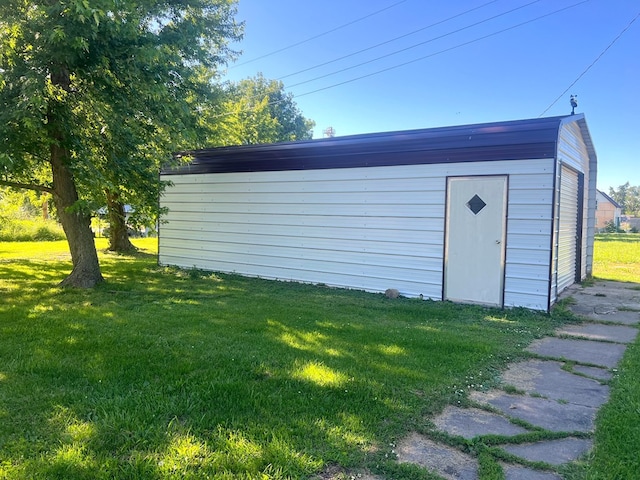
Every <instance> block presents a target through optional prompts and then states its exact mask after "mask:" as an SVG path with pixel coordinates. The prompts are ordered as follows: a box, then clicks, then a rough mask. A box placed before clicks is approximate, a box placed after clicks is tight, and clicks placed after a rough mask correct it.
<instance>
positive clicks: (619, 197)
mask: <svg viewBox="0 0 640 480" xmlns="http://www.w3.org/2000/svg"><path fill="white" fill-rule="evenodd" d="M609 196H610V197H611V198H613V199H614V200H615V201H616V202H617V203H619V204H620V206H621V207H622V210H623V212H624V213H625V214H626V215H634V216H640V186H632V185H631V184H630V183H629V182H627V183H625V184H624V185H620V186H619V187H618V188H616V189H614V188H613V187H609Z"/></svg>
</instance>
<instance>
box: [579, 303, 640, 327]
mask: <svg viewBox="0 0 640 480" xmlns="http://www.w3.org/2000/svg"><path fill="white" fill-rule="evenodd" d="M620 307H622V306H621V305H620ZM569 310H571V311H572V312H573V313H575V314H576V315H581V316H583V317H587V318H588V319H590V320H595V321H597V322H600V323H622V324H624V325H637V324H638V323H640V312H638V311H627V310H617V309H616V310H615V311H609V310H608V309H607V308H606V306H605V307H602V306H593V305H584V304H582V303H579V304H577V305H571V306H569ZM598 312H599V313H598ZM606 312H608V313H606Z"/></svg>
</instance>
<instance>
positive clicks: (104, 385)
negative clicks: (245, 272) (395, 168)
mask: <svg viewBox="0 0 640 480" xmlns="http://www.w3.org/2000/svg"><path fill="white" fill-rule="evenodd" d="M607 237H608V236H607ZM601 238H602V237H599V238H598V241H597V244H596V258H595V261H596V265H601V264H602V263H598V262H604V264H607V263H608V262H609V260H606V259H604V258H603V257H604V253H605V252H606V247H608V246H609V245H611V246H612V248H614V249H619V248H620V247H619V246H616V244H615V242H614V240H601ZM155 242H156V240H154V239H138V240H134V243H135V244H136V245H137V246H138V247H140V249H141V250H140V252H139V253H137V254H135V255H126V256H123V255H115V254H111V253H107V252H105V251H104V249H105V247H106V240H104V239H98V240H97V244H98V248H99V249H100V258H101V264H102V269H103V275H104V276H105V278H106V279H107V281H106V282H105V283H104V284H103V285H100V286H99V287H98V288H96V289H94V290H92V291H83V290H73V289H65V290H61V289H58V288H56V287H55V285H56V283H57V282H58V281H60V280H61V279H62V278H64V276H65V275H66V274H67V273H68V272H69V271H70V261H69V255H68V253H67V246H66V243H65V242H41V243H25V242H16V243H6V242H5V243H0V295H1V297H0V298H2V301H1V302H0V479H39V478H44V479H65V480H66V479H71V480H74V479H94V478H97V479H111V478H118V479H120V478H126V479H189V478H193V479H201V478H274V479H279V478H306V477H310V476H313V475H315V474H319V473H320V472H323V471H325V470H327V469H328V470H331V471H336V470H337V471H340V470H342V471H359V470H361V469H366V470H369V471H372V472H375V473H379V474H381V475H387V476H389V477H393V478H398V479H403V478H404V479H409V478H428V476H427V477H425V476H424V472H422V471H421V469H419V468H417V467H411V466H406V465H399V464H397V463H396V462H395V461H394V460H393V458H394V455H393V449H394V446H395V445H397V442H398V441H399V439H401V438H403V437H404V436H405V435H406V433H407V432H409V431H413V430H417V431H421V430H424V429H425V428H428V418H429V415H430V414H432V413H434V412H438V411H440V409H441V408H443V406H444V405H446V404H455V403H457V402H458V401H460V400H462V401H463V403H464V398H465V396H466V392H468V391H469V390H470V389H476V388H487V387H490V386H492V385H494V384H495V383H496V382H497V378H498V375H499V373H500V372H501V371H502V370H503V369H504V368H505V365H506V364H507V363H509V362H511V361H513V360H514V359H517V358H520V357H522V356H524V352H523V349H524V347H525V346H526V345H528V344H529V343H530V342H531V341H532V340H533V339H534V338H538V337H542V336H545V335H549V334H551V333H552V332H553V331H554V330H555V329H556V328H557V327H558V326H560V325H562V324H563V323H566V322H571V321H575V318H573V317H572V316H570V315H568V314H567V313H566V310H565V309H563V308H560V309H557V310H556V311H555V312H554V313H553V314H552V315H550V316H549V315H545V314H542V313H536V312H531V311H527V310H524V309H513V310H505V311H502V310H497V309H488V308H482V307H477V306H463V305H454V304H450V303H443V302H430V301H419V300H412V299H402V298H401V299H396V300H390V299H387V298H385V297H384V296H383V295H375V294H367V293H363V292H358V291H346V290H337V289H331V288H327V287H321V286H311V285H300V284H292V283H285V282H273V281H264V280H259V279H247V278H243V277H239V276H233V275H219V274H212V273H209V272H202V271H198V270H186V271H185V270H178V269H172V268H161V267H158V266H157V263H156V257H155V248H156V245H155ZM623 243H624V245H625V248H627V247H628V246H629V245H634V244H633V242H623ZM604 244H606V245H604ZM618 253H620V252H618ZM636 262H637V260H636ZM629 270H630V271H633V268H630V269H629ZM601 271H604V270H600V269H596V271H595V275H596V277H597V278H605V277H601V276H600V272H601ZM633 278H635V277H633V276H632V277H631V279H632V280H630V281H640V279H638V280H633ZM639 370H640V351H639V349H638V343H636V345H633V346H630V347H629V349H628V351H627V354H626V355H625V358H624V360H623V362H622V364H621V366H620V370H619V374H618V376H617V377H616V379H615V380H614V381H613V382H612V383H613V393H612V397H611V401H610V402H609V404H607V405H606V406H605V407H604V408H603V409H602V410H601V413H600V415H599V417H598V429H597V432H596V435H595V445H596V448H595V451H594V454H593V457H592V458H591V459H590V461H589V462H588V464H587V465H586V466H585V467H584V468H583V469H581V470H579V472H578V473H577V474H575V476H574V477H572V478H589V479H592V478H593V479H608V478H612V479H613V478H633V476H634V475H635V473H636V472H637V471H638V470H639V469H640V463H639V462H640V460H639V459H638V458H637V452H638V451H639V450H640V438H639V437H640V434H639V430H638V429H639V428H640V427H639V426H638V422H637V418H638V413H639V412H640V410H638V408H640V407H639V406H638V398H640V386H639V385H640V384H639V382H638V380H637V371H639ZM477 452H478V456H479V460H480V464H481V474H482V479H483V480H486V479H493V478H501V473H500V468H499V466H498V464H497V463H496V462H497V460H499V457H496V456H495V455H494V453H493V451H492V450H491V448H488V447H485V446H482V445H478V448H477ZM610 472H614V474H611V473H610ZM578 475H581V476H578Z"/></svg>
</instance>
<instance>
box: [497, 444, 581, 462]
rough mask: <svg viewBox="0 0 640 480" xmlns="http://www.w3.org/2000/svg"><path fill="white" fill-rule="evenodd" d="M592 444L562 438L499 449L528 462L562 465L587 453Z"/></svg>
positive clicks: (506, 446)
mask: <svg viewBox="0 0 640 480" xmlns="http://www.w3.org/2000/svg"><path fill="white" fill-rule="evenodd" d="M592 447H593V442H592V441H591V440H588V439H585V438H562V439H559V440H545V441H541V442H536V443H523V444H520V445H503V446H501V448H502V449H503V450H505V451H507V452H509V453H511V454H512V455H515V456H517V457H520V458H524V459H525V460H529V461H530V462H545V463H549V464H551V465H562V464H565V463H569V462H573V461H575V460H577V459H578V458H580V457H581V456H582V455H584V454H585V453H587V452H588V451H589V450H591V448H592Z"/></svg>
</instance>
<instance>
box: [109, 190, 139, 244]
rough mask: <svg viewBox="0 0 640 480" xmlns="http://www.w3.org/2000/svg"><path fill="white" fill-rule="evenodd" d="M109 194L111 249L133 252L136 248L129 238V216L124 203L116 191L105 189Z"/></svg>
mask: <svg viewBox="0 0 640 480" xmlns="http://www.w3.org/2000/svg"><path fill="white" fill-rule="evenodd" d="M105 193H106V196H107V215H108V218H109V250H110V251H112V252H131V251H133V250H135V249H136V247H134V246H133V244H132V243H131V241H130V240H129V233H128V232H127V222H126V220H127V217H126V213H125V211H124V205H123V204H122V202H120V199H119V196H118V194H117V193H115V192H111V191H109V190H107V191H105Z"/></svg>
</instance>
